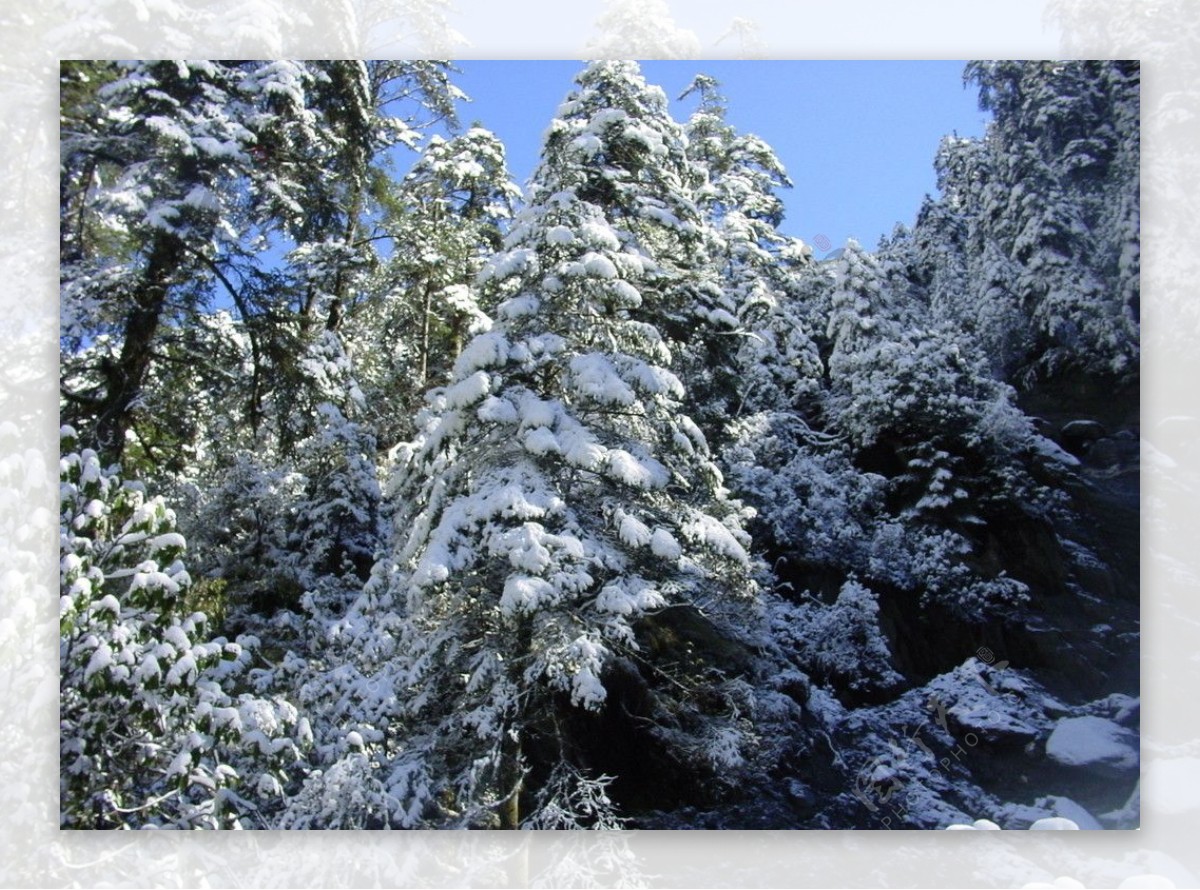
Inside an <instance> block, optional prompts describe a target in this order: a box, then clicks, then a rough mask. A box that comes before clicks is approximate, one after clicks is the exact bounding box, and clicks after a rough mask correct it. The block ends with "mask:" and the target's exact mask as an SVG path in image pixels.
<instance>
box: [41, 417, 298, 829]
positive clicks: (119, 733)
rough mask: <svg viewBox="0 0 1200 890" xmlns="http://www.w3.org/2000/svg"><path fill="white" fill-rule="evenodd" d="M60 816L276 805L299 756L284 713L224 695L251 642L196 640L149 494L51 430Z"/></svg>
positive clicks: (180, 820) (166, 823)
mask: <svg viewBox="0 0 1200 890" xmlns="http://www.w3.org/2000/svg"><path fill="white" fill-rule="evenodd" d="M62 446H63V457H62V460H61V479H60V500H61V505H62V510H61V522H60V529H59V531H60V542H61V557H62V561H61V565H60V577H61V590H60V596H61V599H60V602H59V620H60V638H59V666H60V670H61V680H60V683H61V685H60V704H59V715H60V718H59V719H60V724H59V725H60V730H59V731H60V768H61V779H60V790H61V812H60V821H61V825H62V827H64V828H136V827H156V828H222V827H244V826H245V825H246V823H247V820H249V824H250V825H256V826H258V827H266V826H265V824H264V823H263V822H261V821H258V822H256V821H255V816H256V812H264V813H265V812H267V811H269V810H270V808H271V807H273V806H275V805H276V804H277V803H278V801H279V799H280V797H281V795H282V791H283V785H284V784H285V783H286V782H287V781H288V775H287V770H288V769H289V767H290V766H291V765H293V764H294V763H295V761H296V760H297V759H298V758H299V756H300V753H299V749H298V748H297V745H296V743H295V742H294V741H293V740H292V738H291V737H290V734H291V733H292V732H293V730H294V729H295V728H296V726H297V724H298V722H299V719H300V718H299V715H298V713H297V711H296V709H295V708H294V707H293V706H292V705H291V704H289V703H288V702H286V701H284V700H282V699H280V698H269V699H262V698H256V697H254V696H252V695H250V694H247V693H240V694H239V693H237V692H235V691H234V690H235V689H236V684H237V682H238V677H239V676H240V675H243V674H244V672H245V670H246V668H247V666H248V664H249V660H250V653H249V649H248V647H249V646H251V645H252V643H253V641H251V640H239V641H238V642H232V643H231V642H228V641H227V640H225V639H223V638H217V639H214V640H208V639H206V637H205V636H204V629H205V623H206V621H205V617H204V615H203V614H201V613H191V614H187V613H186V612H184V611H182V610H181V607H182V605H183V597H184V594H185V592H186V591H187V589H188V587H189V585H190V583H191V580H190V578H189V577H188V574H187V571H186V570H185V569H184V567H183V563H182V562H181V560H180V557H181V556H182V554H183V551H184V540H183V537H182V536H181V535H180V534H178V533H177V532H176V531H175V517H174V514H173V513H172V512H171V511H170V510H169V509H168V508H167V506H166V505H165V503H164V502H163V500H162V498H160V497H147V496H146V494H145V492H144V490H143V488H142V487H141V486H140V485H138V484H136V483H133V482H123V481H122V480H121V479H120V477H119V476H118V475H116V474H114V473H112V472H110V471H105V470H103V469H101V466H100V462H99V458H98V457H97V455H96V453H95V452H94V451H91V450H89V449H84V450H82V451H76V450H75V449H76V447H77V446H76V441H75V433H74V431H73V430H71V429H70V428H69V427H64V428H63V433H62Z"/></svg>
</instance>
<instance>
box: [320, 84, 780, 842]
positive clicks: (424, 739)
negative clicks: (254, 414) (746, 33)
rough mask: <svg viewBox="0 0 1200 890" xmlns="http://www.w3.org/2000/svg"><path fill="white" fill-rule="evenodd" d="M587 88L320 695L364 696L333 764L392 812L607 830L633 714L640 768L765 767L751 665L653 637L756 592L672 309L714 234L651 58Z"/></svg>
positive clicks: (405, 821) (500, 263) (562, 123)
mask: <svg viewBox="0 0 1200 890" xmlns="http://www.w3.org/2000/svg"><path fill="white" fill-rule="evenodd" d="M579 84H580V89H579V91H578V92H577V93H575V94H573V95H572V96H571V97H569V98H568V100H567V102H566V103H564V105H563V107H562V109H561V115H562V116H561V117H560V118H559V119H558V120H556V121H555V122H554V123H553V124H552V125H551V128H550V130H549V135H548V137H547V144H546V148H545V153H544V155H543V161H542V164H541V166H540V168H539V169H538V171H537V173H536V174H535V176H534V181H533V184H532V186H531V189H530V193H531V203H530V206H529V207H528V208H527V209H526V210H525V211H524V212H523V213H522V214H521V216H520V217H519V218H518V219H517V221H516V224H515V226H514V228H513V231H512V232H511V233H510V235H509V237H508V239H507V242H506V249H505V250H504V251H503V252H502V253H500V254H498V255H496V256H495V257H494V258H493V259H492V260H491V261H490V262H489V264H488V266H487V267H486V268H485V270H484V271H483V273H482V275H481V281H482V282H483V285H484V286H485V287H486V288H489V289H494V290H495V292H496V293H497V294H499V295H501V296H503V297H504V298H505V299H504V300H503V302H501V303H500V305H499V307H498V309H497V318H498V321H497V324H496V326H495V327H494V328H493V329H492V330H491V331H490V332H488V333H485V334H482V335H480V336H478V337H476V338H475V339H474V340H473V341H472V342H471V344H470V345H469V346H468V347H467V348H466V349H465V350H464V352H463V353H462V355H460V356H459V358H458V360H457V362H456V364H455V369H454V375H453V382H452V384H451V385H450V386H449V387H447V388H445V389H444V390H443V391H440V392H437V393H435V394H434V395H433V396H432V400H431V405H430V410H429V411H428V412H427V413H426V415H425V416H424V418H423V420H422V431H421V435H420V436H419V437H418V438H417V439H416V440H415V441H414V443H412V445H411V446H410V447H409V448H408V449H407V450H406V452H405V453H404V455H403V463H402V466H401V467H400V469H399V470H398V473H397V475H396V477H395V479H394V480H393V482H392V486H391V487H392V496H393V497H394V498H395V499H396V500H395V503H396V517H395V528H396V541H395V544H394V548H393V550H392V553H391V555H390V556H389V557H388V558H387V559H385V560H384V561H382V562H381V563H380V564H379V565H378V566H377V568H376V573H375V577H374V578H373V579H372V581H371V582H370V583H369V584H368V585H367V588H366V590H365V592H364V594H363V597H362V599H361V601H360V602H359V604H358V605H357V606H356V607H355V609H354V610H353V612H352V613H351V615H350V616H348V618H347V620H346V622H345V623H344V625H343V627H342V629H341V630H340V631H339V634H340V635H341V636H342V637H343V638H346V639H347V640H349V641H350V642H348V643H347V644H346V645H347V651H357V652H360V653H362V654H361V656H359V657H358V658H357V659H356V660H355V661H354V662H353V664H354V667H353V668H347V669H345V670H344V671H335V672H333V673H332V674H330V675H329V676H327V677H324V678H322V679H321V680H320V681H319V682H317V683H315V684H313V685H312V686H311V687H310V690H309V694H310V695H312V696H314V697H315V698H324V699H325V700H337V701H342V702H353V706H352V707H351V708H350V709H349V710H348V711H347V717H346V718H345V719H346V720H347V721H348V722H349V723H350V724H352V725H354V726H355V727H356V729H355V732H356V733H357V738H356V739H355V742H356V744H355V746H354V748H353V750H350V751H347V752H346V753H345V755H344V756H343V757H342V758H341V759H340V760H339V764H340V766H339V767H338V769H339V770H341V769H348V768H349V766H348V764H349V760H347V758H349V759H350V760H357V759H359V758H363V757H365V758H368V759H369V760H370V761H372V762H374V763H376V764H377V765H378V766H379V767H380V772H379V774H378V775H379V776H380V781H381V783H382V788H381V790H380V795H381V798H380V803H379V805H378V807H377V810H376V812H377V818H382V819H384V820H386V821H388V822H391V823H392V824H400V825H417V824H429V823H433V824H489V822H488V820H489V819H495V820H496V824H500V825H504V826H506V827H516V826H517V825H519V824H524V825H527V826H538V825H542V824H561V823H563V822H564V821H566V822H575V823H579V824H594V825H596V826H597V827H602V826H605V825H611V824H612V819H613V818H614V816H613V813H612V811H611V805H610V804H609V803H607V798H605V797H604V795H603V793H602V791H603V780H601V778H600V772H601V770H604V769H605V768H611V767H612V766H613V765H614V763H615V760H614V757H613V755H612V752H606V751H605V750H604V748H603V746H597V745H595V744H593V743H591V742H590V741H589V740H588V738H587V734H588V733H587V727H588V726H594V725H596V724H595V722H594V721H595V720H597V719H601V717H603V715H607V717H606V718H604V719H622V718H621V717H620V715H622V714H623V713H624V712H625V711H626V710H632V712H633V716H634V717H635V718H636V719H637V720H639V721H642V722H641V724H640V728H637V729H635V728H634V726H638V724H633V725H631V726H630V727H629V729H630V730H631V731H634V732H636V733H637V735H638V736H639V737H640V738H641V739H642V742H641V744H643V745H644V747H645V750H644V751H643V752H642V754H641V758H642V759H643V760H644V761H662V762H668V761H667V755H666V754H665V753H664V752H666V751H670V752H672V755H671V756H672V757H675V758H680V759H681V760H682V761H683V762H684V763H685V764H687V767H686V768H687V769H688V770H691V771H698V772H700V773H705V772H707V773H710V774H714V775H716V774H719V773H726V774H727V773H728V772H729V771H730V770H732V769H733V768H735V767H736V766H737V765H738V764H739V763H740V762H741V760H742V758H743V756H745V755H744V753H743V751H742V750H741V748H742V746H743V745H744V744H745V742H746V739H744V738H743V729H744V727H743V726H742V725H741V723H740V722H739V718H738V716H737V715H738V713H739V707H740V708H745V707H746V703H745V701H744V700H743V699H744V696H745V690H744V688H743V686H740V685H738V683H736V682H733V681H732V680H728V681H722V680H719V679H716V678H715V675H714V674H713V673H711V672H712V671H713V670H714V669H716V668H718V667H720V668H724V669H726V670H732V669H734V668H735V667H737V666H738V665H731V664H729V663H725V664H719V663H718V662H719V661H720V656H719V655H718V654H716V653H714V652H711V651H710V652H707V653H701V652H699V651H696V652H694V653H693V654H692V655H690V656H688V657H686V658H684V660H683V661H682V663H680V662H676V664H675V665H674V666H672V665H668V664H667V663H665V662H663V661H661V660H660V659H659V658H658V656H657V653H656V646H655V643H654V639H655V637H654V634H655V628H658V629H659V630H660V631H661V628H662V627H663V626H664V625H663V622H664V621H665V620H666V616H668V615H678V616H680V617H678V618H676V619H675V620H674V626H675V627H676V629H677V630H676V632H679V629H680V628H688V627H691V628H692V629H693V632H694V630H695V628H696V627H697V626H699V625H701V624H703V625H705V626H711V627H712V628H713V630H710V631H709V633H710V634H711V633H716V634H717V635H718V636H719V635H721V634H726V635H730V636H731V637H734V638H736V636H737V634H738V632H739V631H738V628H739V625H744V624H745V622H746V619H745V617H744V615H745V611H746V609H747V608H750V609H752V608H753V603H754V601H755V597H756V589H755V585H754V582H753V581H752V580H751V577H750V571H749V570H750V557H749V555H748V553H747V544H748V538H747V537H746V535H745V534H744V532H742V530H741V526H740V520H739V509H738V505H737V504H736V503H734V502H732V501H730V500H729V499H728V498H727V496H726V493H725V490H724V488H723V487H722V484H721V477H720V473H719V471H718V470H717V469H716V466H715V465H714V464H713V462H712V459H711V456H710V455H709V453H708V449H707V446H706V443H705V440H704V437H703V435H702V434H701V433H700V431H699V429H698V428H697V427H696V425H695V424H694V423H693V422H692V421H691V420H689V419H688V418H687V417H686V416H685V415H683V414H682V413H681V412H680V402H681V400H682V399H683V397H684V387H683V385H682V383H681V382H680V380H679V378H678V377H677V376H676V375H675V374H673V373H672V372H671V371H670V370H669V368H668V364H669V361H670V351H669V350H668V348H667V345H666V341H665V339H664V337H663V335H662V333H661V332H660V330H659V327H658V325H656V324H655V323H654V322H655V321H656V320H658V319H663V320H665V321H666V322H668V323H669V322H671V321H673V320H674V319H675V318H677V317H678V313H680V312H681V311H682V308H683V307H682V306H681V304H680V298H679V296H678V294H676V293H675V292H674V285H675V279H674V277H673V276H671V275H670V274H668V273H669V272H670V270H671V268H672V265H673V263H674V262H675V261H676V259H675V257H674V256H673V251H674V250H675V249H676V245H677V243H678V242H679V241H680V239H681V237H683V238H685V239H686V237H687V236H690V235H691V234H692V229H694V224H692V225H689V223H688V221H686V220H683V219H680V218H679V217H678V216H676V215H675V213H674V212H672V211H673V210H674V209H678V210H680V211H681V212H683V213H688V214H691V213H692V212H693V211H692V208H691V206H690V205H689V204H687V203H686V202H684V201H683V199H682V198H681V197H679V195H678V192H677V190H674V189H672V188H671V186H672V185H673V184H674V183H675V182H676V176H673V175H672V174H671V172H670V167H669V164H670V161H671V159H672V158H673V157H679V152H680V151H681V146H677V145H674V144H672V143H669V142H667V141H666V139H665V138H664V137H665V136H674V135H675V134H676V133H677V131H676V130H675V129H674V128H673V127H671V126H670V124H669V119H668V118H667V117H666V113H665V101H664V100H663V97H662V95H661V92H658V91H653V90H651V89H649V88H647V87H646V86H645V84H644V82H643V81H642V80H641V78H640V75H639V74H638V72H637V70H636V67H634V66H633V65H630V64H611V63H601V64H595V65H593V66H591V67H589V68H588V69H586V70H585V71H584V72H583V73H582V74H581V75H580V77H579ZM637 112H651V113H637ZM702 613H704V614H706V615H708V616H709V617H708V618H701V614H702ZM739 616H741V617H739ZM727 647H729V648H736V645H735V644H734V643H728V644H727ZM678 656H679V653H674V654H673V655H672V658H673V659H675V658H678ZM726 657H728V656H726ZM741 667H742V669H743V670H744V669H745V665H744V664H743V665H741ZM631 682H634V683H635V684H636V685H637V686H638V687H640V688H641V689H642V690H643V691H642V692H641V693H639V694H638V695H637V696H636V697H630V692H629V690H630V683H631ZM398 689H401V690H404V691H405V694H404V696H403V698H401V699H398V698H397V697H396V696H395V695H394V693H393V691H394V690H398ZM589 713H590V714H596V715H601V717H593V718H590V719H591V721H593V722H590V723H589V718H588V717H587V715H588V714H589ZM351 715H352V717H351ZM359 740H362V744H361V745H360V744H357V743H358V741H359ZM598 783H599V784H598ZM320 788H321V785H320V782H315V783H313V784H312V785H310V788H309V789H308V793H309V794H312V795H321V794H322V793H323V792H322V791H321V790H320ZM602 799H603V801H604V803H603V805H600V802H602ZM580 801H583V802H586V803H587V806H585V807H582V808H574V809H573V803H572V802H575V803H578V802H580Z"/></svg>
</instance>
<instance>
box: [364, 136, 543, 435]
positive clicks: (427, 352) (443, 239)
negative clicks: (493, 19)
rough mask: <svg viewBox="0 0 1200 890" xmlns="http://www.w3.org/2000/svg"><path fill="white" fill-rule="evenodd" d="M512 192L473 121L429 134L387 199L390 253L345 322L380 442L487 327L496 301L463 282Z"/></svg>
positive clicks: (403, 428)
mask: <svg viewBox="0 0 1200 890" xmlns="http://www.w3.org/2000/svg"><path fill="white" fill-rule="evenodd" d="M519 197H520V189H519V188H518V187H517V186H516V184H515V183H513V182H512V180H511V179H510V177H509V174H508V170H507V168H506V166H505V160H504V146H503V145H502V144H501V143H500V140H499V139H497V138H496V136H495V134H493V133H491V132H490V131H488V130H485V129H483V128H482V127H471V128H470V129H469V130H467V131H466V132H465V133H462V134H460V135H457V136H453V137H451V138H449V139H443V138H441V137H439V136H433V137H431V138H430V140H429V143H428V144H427V145H426V146H425V148H424V150H423V151H422V154H421V157H420V158H418V159H417V161H416V163H415V164H414V165H413V168H412V169H411V170H410V171H409V172H408V174H407V175H406V176H405V177H404V179H403V180H402V181H400V182H399V183H397V184H396V185H395V186H394V193H393V194H392V195H391V196H390V197H389V198H388V200H387V201H386V202H385V208H386V216H385V218H384V220H383V221H382V223H381V227H382V229H383V230H384V232H385V233H386V235H387V237H388V238H390V240H391V242H392V251H391V255H390V257H389V258H388V260H387V261H386V263H384V264H383V265H382V266H381V268H380V269H379V271H378V273H377V274H376V275H375V276H374V279H373V280H372V281H371V282H370V286H369V290H368V293H367V294H366V296H365V298H364V299H363V300H362V301H361V303H360V304H359V305H357V306H355V307H353V309H352V311H351V312H350V313H349V314H348V317H347V328H346V336H347V338H348V339H349V342H351V343H353V344H354V346H355V359H356V367H357V368H358V370H359V375H360V378H361V380H362V385H363V390H364V392H365V393H366V395H367V409H368V416H369V417H370V418H371V423H372V425H373V426H374V427H375V428H376V431H377V435H378V436H379V438H380V441H381V442H382V443H383V445H384V446H385V447H391V446H392V445H395V444H396V443H397V442H400V441H403V440H405V439H407V438H410V437H411V436H412V434H413V432H414V429H413V427H412V417H413V415H414V414H415V413H416V410H417V408H418V407H419V406H420V404H421V400H422V398H423V396H424V394H425V392H426V390H428V389H429V388H430V387H432V386H442V385H444V384H445V383H446V382H447V381H448V380H449V376H450V370H451V368H452V367H453V364H454V360H455V358H457V357H458V354H459V353H460V352H461V351H462V349H463V346H464V345H465V344H466V342H467V341H468V340H469V339H470V337H472V336H473V335H475V334H478V333H482V332H483V331H486V330H487V329H488V327H490V325H491V319H490V317H489V316H488V314H487V310H488V309H490V308H494V307H482V306H480V305H479V304H478V303H477V302H476V293H475V291H474V290H472V288H471V287H470V285H471V284H472V283H473V282H474V279H475V275H476V273H478V272H479V269H480V268H481V267H482V266H483V263H484V261H485V260H486V258H487V257H489V256H491V254H493V253H494V252H495V251H496V250H497V249H498V248H499V246H500V239H501V228H502V226H504V225H506V224H507V222H508V221H509V220H510V219H511V217H512V213H513V207H514V205H515V204H516V202H517V200H518V199H519Z"/></svg>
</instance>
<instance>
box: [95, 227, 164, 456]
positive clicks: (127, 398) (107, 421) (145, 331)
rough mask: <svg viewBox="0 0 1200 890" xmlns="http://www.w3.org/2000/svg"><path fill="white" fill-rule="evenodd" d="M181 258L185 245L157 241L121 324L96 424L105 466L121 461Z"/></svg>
mask: <svg viewBox="0 0 1200 890" xmlns="http://www.w3.org/2000/svg"><path fill="white" fill-rule="evenodd" d="M182 256H183V245H182V244H181V243H180V242H179V241H178V239H176V238H175V237H174V236H172V235H167V234H159V235H156V236H155V239H154V246H153V247H152V248H151V251H150V257H149V259H148V260H147V262H146V274H145V277H144V279H143V284H142V287H141V288H140V289H139V291H138V292H137V294H136V295H135V296H134V301H133V308H132V309H131V310H130V312H129V315H128V316H126V318H125V330H124V337H123V342H122V344H121V355H120V356H119V357H118V358H117V361H116V362H115V363H111V362H110V363H107V364H106V365H105V367H104V376H105V394H104V398H103V400H102V401H101V404H100V409H99V416H98V417H97V420H96V439H97V445H98V448H99V451H100V454H101V455H102V456H103V458H104V459H105V460H106V461H109V462H117V461H120V460H121V457H122V455H123V454H124V451H125V435H126V433H127V432H128V430H129V428H130V426H131V425H132V422H133V412H134V407H135V405H136V403H137V401H138V398H139V397H140V396H141V394H142V387H143V386H144V385H145V382H146V377H147V375H148V374H149V372H150V365H151V361H152V359H153V356H154V339H155V335H156V334H157V332H158V323H159V320H160V318H161V317H162V312H163V308H164V307H165V306H166V303H167V292H168V290H169V288H170V285H169V280H170V277H171V273H172V272H173V271H174V269H175V268H176V266H178V265H179V262H180V260H181V259H182Z"/></svg>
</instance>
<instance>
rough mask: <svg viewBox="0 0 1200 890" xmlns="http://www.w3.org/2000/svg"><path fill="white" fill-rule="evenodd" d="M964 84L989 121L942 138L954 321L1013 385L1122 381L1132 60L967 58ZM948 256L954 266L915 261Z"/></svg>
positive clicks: (1129, 241) (1125, 376)
mask: <svg viewBox="0 0 1200 890" xmlns="http://www.w3.org/2000/svg"><path fill="white" fill-rule="evenodd" d="M965 77H966V79H967V80H968V81H969V82H972V83H975V84H976V85H977V86H978V87H979V91H980V104H981V106H982V107H984V108H985V109H988V110H990V111H992V112H993V114H994V115H995V118H994V120H993V122H992V123H991V124H990V125H989V128H988V133H987V135H986V136H985V137H984V139H983V140H972V139H958V138H948V139H946V140H944V141H943V145H942V148H941V150H940V151H939V154H938V161H937V167H938V175H939V183H940V187H941V189H942V191H943V195H944V197H943V198H942V203H943V204H944V205H946V206H947V207H948V209H949V210H950V211H951V212H952V213H954V214H956V215H959V216H960V217H961V218H962V220H963V222H964V223H965V225H966V227H967V237H966V239H965V241H964V243H963V245H962V249H963V250H964V251H965V258H963V259H965V264H966V267H967V281H968V299H967V300H965V301H964V303H963V307H962V317H961V318H960V321H961V323H962V324H963V325H964V326H968V327H972V328H975V329H976V330H977V332H978V336H979V339H980V341H981V342H982V343H983V344H984V345H985V346H986V347H987V348H988V349H989V350H991V351H992V353H993V357H994V358H996V359H998V364H999V365H1000V368H999V370H1000V372H1001V373H1002V374H1004V375H1005V377H1006V379H1012V380H1014V381H1015V382H1017V383H1019V384H1021V385H1023V386H1024V385H1028V384H1030V383H1031V382H1032V381H1033V380H1034V379H1035V378H1038V377H1041V378H1047V377H1054V376H1056V375H1059V374H1060V373H1064V372H1065V373H1072V372H1083V373H1086V374H1090V375H1096V376H1099V377H1102V378H1105V379H1109V380H1113V381H1118V382H1128V381H1129V380H1131V379H1133V378H1134V377H1135V376H1136V365H1137V359H1138V314H1139V302H1140V297H1139V285H1138V274H1139V268H1140V266H1139V233H1138V230H1139V211H1138V209H1137V204H1138V200H1137V196H1138V193H1139V189H1138V163H1137V157H1138V150H1139V137H1138V124H1137V120H1138V111H1137V109H1138V89H1139V82H1140V79H1139V71H1138V66H1137V64H1136V63H1132V62H1082V61H1061V62H1040V61H1039V62H1011V61H1010V62H972V63H971V64H969V65H968V66H967V69H966V75H965ZM926 216H927V217H928V222H929V223H932V222H934V221H935V220H936V218H937V217H936V216H934V215H932V214H926ZM923 227H925V224H923V223H919V224H918V229H921V228H923ZM921 237H922V238H925V237H926V236H925V235H924V234H922V235H921ZM937 237H938V236H937V235H933V236H932V238H931V239H930V240H936V239H937ZM949 247H950V245H949V244H945V245H943V251H944V250H945V249H946V248H949ZM946 259H951V260H953V261H954V262H955V263H959V262H962V261H963V259H960V258H957V257H953V256H946V255H945V254H944V253H943V255H942V256H941V257H939V256H937V255H934V256H930V257H928V258H927V261H929V262H932V263H934V264H937V263H939V262H942V261H945V260H946ZM935 268H936V265H935ZM931 274H933V273H931ZM980 310H982V312H981V311H980Z"/></svg>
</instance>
